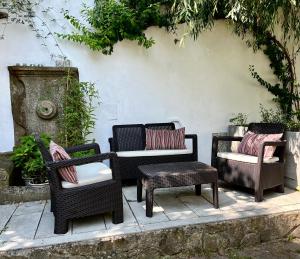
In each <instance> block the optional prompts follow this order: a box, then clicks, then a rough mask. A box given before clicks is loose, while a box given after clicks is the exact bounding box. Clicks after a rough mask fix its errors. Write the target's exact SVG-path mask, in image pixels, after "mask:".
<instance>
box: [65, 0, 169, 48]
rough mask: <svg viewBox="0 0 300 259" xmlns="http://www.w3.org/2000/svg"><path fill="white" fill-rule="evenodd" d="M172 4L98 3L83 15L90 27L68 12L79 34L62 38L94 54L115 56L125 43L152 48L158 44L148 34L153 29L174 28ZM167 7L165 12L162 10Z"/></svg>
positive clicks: (146, 0)
mask: <svg viewBox="0 0 300 259" xmlns="http://www.w3.org/2000/svg"><path fill="white" fill-rule="evenodd" d="M170 2H171V1H168V0H163V1H158V0H120V1H116V0H96V1H95V5H94V7H92V8H90V7H87V6H85V7H84V9H83V11H82V15H83V17H84V19H85V20H86V21H87V23H88V24H83V23H81V22H80V20H79V19H78V18H76V17H74V16H72V15H71V14H70V13H69V12H68V11H66V12H65V18H66V19H68V20H69V22H70V23H71V24H72V25H73V26H74V28H75V29H76V30H77V32H73V33H71V34H65V35H61V34H59V36H61V37H62V38H66V39H68V40H72V41H75V42H79V43H83V44H86V45H87V46H89V47H90V48H91V49H92V50H100V51H102V53H103V54H111V53H112V51H113V46H114V44H115V43H117V42H118V41H122V40H124V39H128V40H133V41H137V42H138V44H139V45H141V46H144V47H145V48H149V47H151V46H152V45H153V44H154V40H153V39H152V38H147V37H146V35H145V33H144V30H146V29H147V28H148V27H150V26H159V27H162V26H165V27H168V28H169V27H170V26H171V24H170V23H169V21H170V19H169V11H168V10H170V8H166V7H167V6H169V5H170ZM164 7H165V9H164V10H162V9H163V8H164Z"/></svg>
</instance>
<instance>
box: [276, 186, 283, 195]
mask: <svg viewBox="0 0 300 259" xmlns="http://www.w3.org/2000/svg"><path fill="white" fill-rule="evenodd" d="M276 191H277V192H280V193H284V184H281V185H278V186H277V187H276Z"/></svg>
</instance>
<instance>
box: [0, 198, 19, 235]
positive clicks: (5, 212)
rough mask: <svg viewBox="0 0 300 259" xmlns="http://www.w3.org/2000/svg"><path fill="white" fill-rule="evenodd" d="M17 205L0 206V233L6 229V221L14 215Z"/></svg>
mask: <svg viewBox="0 0 300 259" xmlns="http://www.w3.org/2000/svg"><path fill="white" fill-rule="evenodd" d="M17 207H18V205H17V204H11V205H2V206H0V215H1V217H0V233H1V231H2V230H3V229H4V227H5V225H6V223H7V222H8V221H9V219H10V217H11V216H12V215H13V213H14V211H15V210H16V208H17Z"/></svg>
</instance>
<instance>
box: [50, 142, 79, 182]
mask: <svg viewBox="0 0 300 259" xmlns="http://www.w3.org/2000/svg"><path fill="white" fill-rule="evenodd" d="M50 154H51V156H52V158H53V160H54V161H61V160H67V159H71V157H70V156H69V154H68V153H67V152H66V151H65V150H64V148H63V147H61V146H59V145H57V144H56V143H54V142H53V141H51V142H50ZM58 172H59V174H60V176H61V178H62V179H63V180H65V181H67V182H70V183H78V179H77V172H76V168H75V166H67V167H63V168H59V169H58Z"/></svg>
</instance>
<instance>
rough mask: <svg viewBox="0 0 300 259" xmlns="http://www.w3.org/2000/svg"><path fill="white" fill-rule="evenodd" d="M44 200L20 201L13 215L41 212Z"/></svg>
mask: <svg viewBox="0 0 300 259" xmlns="http://www.w3.org/2000/svg"><path fill="white" fill-rule="evenodd" d="M45 204H46V201H33V202H25V203H20V205H19V206H18V208H17V209H16V211H15V213H14V215H15V216H19V215H26V214H31V213H42V212H43V210H44V208H45Z"/></svg>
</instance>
